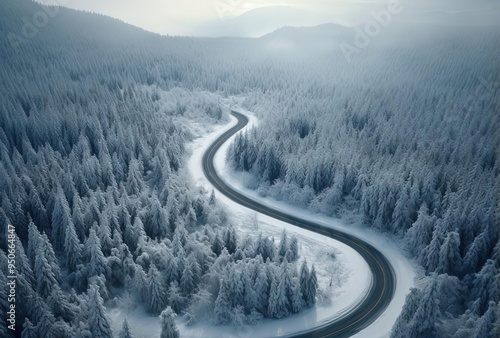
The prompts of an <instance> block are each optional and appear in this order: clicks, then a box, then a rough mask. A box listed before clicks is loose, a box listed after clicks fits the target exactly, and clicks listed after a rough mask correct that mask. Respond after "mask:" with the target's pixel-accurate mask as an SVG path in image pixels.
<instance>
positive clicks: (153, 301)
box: [146, 264, 167, 314]
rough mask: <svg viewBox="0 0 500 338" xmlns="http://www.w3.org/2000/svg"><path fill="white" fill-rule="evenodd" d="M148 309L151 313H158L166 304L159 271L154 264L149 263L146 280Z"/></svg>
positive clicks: (165, 295)
mask: <svg viewBox="0 0 500 338" xmlns="http://www.w3.org/2000/svg"><path fill="white" fill-rule="evenodd" d="M146 284H147V286H146V294H147V302H148V310H149V312H150V313H152V314H159V313H161V311H162V310H163V309H165V306H166V305H167V294H166V292H165V291H166V290H165V286H164V285H163V280H162V277H161V273H160V272H159V271H158V269H157V268H156V266H155V265H154V264H151V266H150V268H149V272H148V278H147V282H146Z"/></svg>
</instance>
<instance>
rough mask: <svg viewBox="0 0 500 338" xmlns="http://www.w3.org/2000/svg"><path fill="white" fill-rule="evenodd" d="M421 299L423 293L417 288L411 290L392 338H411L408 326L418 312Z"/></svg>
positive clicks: (393, 329) (392, 332)
mask: <svg viewBox="0 0 500 338" xmlns="http://www.w3.org/2000/svg"><path fill="white" fill-rule="evenodd" d="M420 299H421V292H420V291H419V290H418V289H416V288H411V289H410V293H409V294H407V295H406V299H405V303H404V306H403V310H402V311H401V313H400V314H399V317H398V319H397V320H396V323H395V324H394V326H393V327H392V331H391V338H399V337H411V334H410V332H409V327H408V326H409V323H410V322H411V321H412V319H413V317H414V316H415V313H416V312H417V309H418V307H419V304H420Z"/></svg>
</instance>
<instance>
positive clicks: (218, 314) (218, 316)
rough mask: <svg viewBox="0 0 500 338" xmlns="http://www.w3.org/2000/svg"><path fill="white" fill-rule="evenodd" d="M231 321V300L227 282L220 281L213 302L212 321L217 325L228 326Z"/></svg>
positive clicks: (224, 280) (225, 280)
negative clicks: (217, 292)
mask: <svg viewBox="0 0 500 338" xmlns="http://www.w3.org/2000/svg"><path fill="white" fill-rule="evenodd" d="M230 320H231V299H230V291H229V282H228V280H227V279H225V278H224V279H222V281H221V283H220V289H219V294H218V295H217V299H216V300H215V308H214V321H215V323H216V324H219V325H226V324H229V322H230Z"/></svg>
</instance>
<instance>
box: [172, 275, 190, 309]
mask: <svg viewBox="0 0 500 338" xmlns="http://www.w3.org/2000/svg"><path fill="white" fill-rule="evenodd" d="M186 302H187V298H186V297H184V296H183V295H182V292H181V289H180V288H179V286H178V285H177V282H175V281H172V282H171V283H170V287H169V288H168V305H169V306H170V307H171V308H172V310H174V311H175V312H176V313H179V312H180V311H181V310H182V309H183V308H184V307H185V305H186Z"/></svg>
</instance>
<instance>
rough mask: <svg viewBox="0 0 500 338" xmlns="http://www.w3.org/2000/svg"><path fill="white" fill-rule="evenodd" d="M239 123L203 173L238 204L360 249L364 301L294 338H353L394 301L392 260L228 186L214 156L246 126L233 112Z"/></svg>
mask: <svg viewBox="0 0 500 338" xmlns="http://www.w3.org/2000/svg"><path fill="white" fill-rule="evenodd" d="M231 114H232V115H233V116H234V117H236V119H237V120H238V123H237V124H236V125H235V126H234V127H232V128H231V129H229V130H228V131H226V132H225V133H224V134H222V135H221V136H220V137H219V138H217V140H215V141H214V142H213V143H212V144H211V145H210V147H209V148H208V149H207V151H206V152H205V154H204V155H203V159H202V165H203V172H204V174H205V176H206V177H207V179H208V180H209V182H210V183H211V184H212V185H213V186H214V187H215V188H216V189H217V190H218V191H219V192H220V193H222V194H224V195H226V196H227V197H228V198H230V199H231V200H233V201H234V202H236V203H238V204H240V205H243V206H245V207H247V208H249V209H252V210H255V211H256V212H259V213H261V214H264V215H267V216H270V217H273V218H275V219H278V220H280V221H283V222H286V223H289V224H292V225H294V226H297V227H300V228H303V229H306V230H309V231H313V232H316V233H318V234H321V235H324V236H327V237H330V238H333V239H335V240H338V241H340V242H342V243H345V244H347V245H349V246H350V247H352V248H353V249H354V250H356V251H357V252H358V253H359V254H360V255H361V256H362V257H363V259H364V260H365V261H366V262H367V263H368V265H369V267H370V269H371V273H372V275H373V280H372V284H371V286H370V289H369V290H368V292H367V295H366V296H365V297H364V298H363V300H362V301H361V302H360V303H359V304H358V305H357V306H355V307H354V308H353V309H352V310H351V311H349V312H348V313H346V314H344V315H342V316H341V317H339V318H337V319H335V320H333V321H331V322H327V323H324V324H322V325H320V326H317V327H315V328H313V329H311V330H308V331H304V332H299V333H296V334H294V335H292V336H293V337H312V338H315V337H350V336H352V335H354V334H356V333H357V332H359V331H361V330H363V329H364V328H366V327H367V326H369V325H370V324H371V323H373V322H374V321H375V320H376V319H377V318H378V317H379V316H380V315H381V314H382V313H383V312H384V310H385V309H386V308H387V306H388V305H389V303H390V302H391V300H392V298H393V295H394V292H395V289H396V277H395V273H394V269H393V267H392V265H391V264H390V263H389V261H388V259H387V258H386V257H385V256H384V255H383V254H382V253H381V252H380V251H379V250H377V249H376V248H375V247H373V246H372V245H371V244H369V243H367V242H365V241H363V240H362V239H360V238H357V237H355V236H353V235H351V234H348V233H345V232H342V231H340V230H336V229H331V228H328V227H326V226H324V225H321V224H318V223H315V222H312V221H309V220H307V219H303V218H300V217H296V216H294V215H289V214H287V213H285V212H283V211H280V210H276V209H273V208H271V207H269V206H268V205H265V204H263V203H261V202H259V201H256V200H253V199H251V198H249V197H247V196H245V195H243V194H241V193H240V192H238V191H236V190H234V189H233V188H232V187H231V186H229V185H228V184H226V183H225V182H224V181H223V180H222V179H221V178H220V176H219V175H218V174H217V171H216V170H215V167H214V156H215V154H216V153H217V150H219V148H220V147H221V146H222V145H223V144H224V143H225V142H226V141H227V140H229V138H231V136H233V135H234V134H235V133H236V132H238V131H239V130H241V129H242V128H243V127H245V126H246V125H247V123H248V118H247V117H246V116H245V115H243V114H241V113H238V112H236V111H231Z"/></svg>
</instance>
